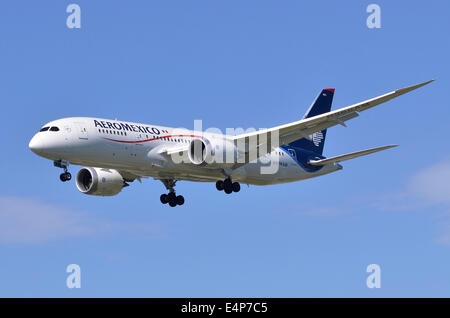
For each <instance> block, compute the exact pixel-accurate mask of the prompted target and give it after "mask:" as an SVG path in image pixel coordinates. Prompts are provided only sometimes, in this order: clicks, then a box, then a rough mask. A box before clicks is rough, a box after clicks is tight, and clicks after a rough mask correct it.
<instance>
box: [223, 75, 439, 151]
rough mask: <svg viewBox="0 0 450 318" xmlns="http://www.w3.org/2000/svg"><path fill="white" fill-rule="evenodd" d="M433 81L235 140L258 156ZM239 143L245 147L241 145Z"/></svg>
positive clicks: (343, 123) (337, 123) (243, 135)
mask: <svg viewBox="0 0 450 318" xmlns="http://www.w3.org/2000/svg"><path fill="white" fill-rule="evenodd" d="M433 81H434V80H431V81H427V82H423V83H420V84H416V85H412V86H409V87H405V88H401V89H397V90H395V91H392V92H390V93H387V94H384V95H380V96H378V97H375V98H372V99H368V100H365V101H363V102H360V103H357V104H353V105H350V106H347V107H343V108H340V109H337V110H335V111H331V112H328V113H324V114H321V115H317V116H313V117H310V118H306V119H302V120H299V121H295V122H292V123H289V124H285V125H280V126H276V127H273V128H269V129H263V130H258V131H255V132H251V133H247V134H242V135H238V136H234V137H232V139H233V140H234V141H235V142H236V143H237V145H238V148H239V149H242V151H241V155H242V156H245V157H246V154H247V153H249V152H250V151H251V150H253V151H255V150H258V152H257V157H260V156H263V155H265V154H267V153H269V152H271V151H272V150H273V148H276V147H278V146H279V145H284V144H288V143H291V142H293V141H295V140H298V139H301V138H307V139H311V135H312V134H313V133H315V132H318V131H321V130H323V129H326V128H329V127H333V126H336V125H342V126H345V127H346V125H345V122H346V121H347V120H349V119H352V118H355V117H357V116H359V113H360V112H362V111H364V110H366V109H369V108H372V107H374V106H377V105H379V104H382V103H385V102H387V101H389V100H391V99H393V98H395V97H398V96H400V95H403V94H406V93H408V92H411V91H413V90H415V89H417V88H419V87H422V86H425V85H427V84H429V83H431V82H433ZM272 139H273V140H274V142H273V141H272ZM276 141H278V145H277V144H276ZM239 145H241V146H240V147H239ZM255 148H256V149H255ZM254 153H255V152H254Z"/></svg>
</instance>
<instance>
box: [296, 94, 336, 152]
mask: <svg viewBox="0 0 450 318" xmlns="http://www.w3.org/2000/svg"><path fill="white" fill-rule="evenodd" d="M333 96H334V88H324V89H323V90H322V91H321V92H320V94H319V95H318V96H317V98H316V99H315V100H314V102H313V103H312V105H311V107H309V109H308V111H307V112H306V113H305V115H304V116H303V118H309V117H314V116H317V115H320V114H324V113H328V112H329V111H330V110H331V103H332V102H333ZM326 134H327V130H326V129H324V130H322V131H318V132H315V133H314V134H312V135H311V140H308V139H306V138H302V139H299V140H296V141H294V142H291V143H290V144H289V146H292V147H296V148H302V149H305V150H308V151H312V152H315V153H317V154H319V155H321V154H322V153H323V146H324V144H325V136H326Z"/></svg>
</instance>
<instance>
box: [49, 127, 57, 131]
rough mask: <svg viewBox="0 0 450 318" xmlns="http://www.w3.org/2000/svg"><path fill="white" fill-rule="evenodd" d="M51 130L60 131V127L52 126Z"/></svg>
mask: <svg viewBox="0 0 450 318" xmlns="http://www.w3.org/2000/svg"><path fill="white" fill-rule="evenodd" d="M50 131H59V128H58V127H51V128H50Z"/></svg>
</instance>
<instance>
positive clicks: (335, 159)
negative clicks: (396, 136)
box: [308, 145, 398, 166]
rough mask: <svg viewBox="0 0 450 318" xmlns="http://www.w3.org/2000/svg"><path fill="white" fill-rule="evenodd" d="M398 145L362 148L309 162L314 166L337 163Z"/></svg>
mask: <svg viewBox="0 0 450 318" xmlns="http://www.w3.org/2000/svg"><path fill="white" fill-rule="evenodd" d="M397 146H398V145H389V146H383V147H377V148H371V149H366V150H361V151H357V152H352V153H348V154H346V155H340V156H336V157H331V158H326V159H320V160H310V161H309V162H308V164H310V165H313V166H324V165H326V164H329V163H335V162H341V161H345V160H349V159H354V158H358V157H361V156H365V155H368V154H371V153H374V152H378V151H381V150H386V149H389V148H393V147H397Z"/></svg>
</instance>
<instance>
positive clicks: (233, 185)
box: [216, 177, 241, 194]
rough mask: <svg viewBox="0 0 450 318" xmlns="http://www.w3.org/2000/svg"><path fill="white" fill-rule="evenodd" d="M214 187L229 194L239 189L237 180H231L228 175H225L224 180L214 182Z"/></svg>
mask: <svg viewBox="0 0 450 318" xmlns="http://www.w3.org/2000/svg"><path fill="white" fill-rule="evenodd" d="M216 189H217V190H219V191H222V190H223V191H224V192H225V193H226V194H230V193H232V192H239V191H240V190H241V185H240V184H239V182H232V181H231V178H230V177H227V178H226V179H225V180H223V181H222V180H219V181H217V182H216Z"/></svg>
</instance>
